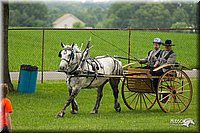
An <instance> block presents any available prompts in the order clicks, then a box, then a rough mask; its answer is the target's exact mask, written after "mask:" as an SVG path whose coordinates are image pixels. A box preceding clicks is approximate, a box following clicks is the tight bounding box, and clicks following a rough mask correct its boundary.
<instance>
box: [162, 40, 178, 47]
mask: <svg viewBox="0 0 200 133" xmlns="http://www.w3.org/2000/svg"><path fill="white" fill-rule="evenodd" d="M163 45H164V46H175V45H174V44H172V41H171V40H166V41H165V44H163Z"/></svg>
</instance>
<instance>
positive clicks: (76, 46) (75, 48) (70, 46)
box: [64, 44, 81, 53]
mask: <svg viewBox="0 0 200 133" xmlns="http://www.w3.org/2000/svg"><path fill="white" fill-rule="evenodd" d="M64 49H70V50H71V49H72V45H65V47H64ZM73 49H74V52H75V53H81V50H80V49H79V47H78V45H77V44H75V45H74V47H73Z"/></svg>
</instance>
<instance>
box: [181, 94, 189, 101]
mask: <svg viewBox="0 0 200 133" xmlns="http://www.w3.org/2000/svg"><path fill="white" fill-rule="evenodd" d="M179 96H182V97H184V98H186V99H188V100H189V99H190V98H189V97H186V96H184V95H179Z"/></svg>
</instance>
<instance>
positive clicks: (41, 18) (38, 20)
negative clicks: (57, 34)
mask: <svg viewBox="0 0 200 133" xmlns="http://www.w3.org/2000/svg"><path fill="white" fill-rule="evenodd" d="M47 14H48V9H47V7H46V5H45V4H43V3H11V4H10V11H9V15H10V18H9V21H10V26H27V27H32V26H34V27H46V26H49V25H48V22H47V20H48V19H47Z"/></svg>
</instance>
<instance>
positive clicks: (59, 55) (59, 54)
mask: <svg viewBox="0 0 200 133" xmlns="http://www.w3.org/2000/svg"><path fill="white" fill-rule="evenodd" d="M61 52H62V50H60V52H59V53H58V57H60V58H61V57H62V55H61Z"/></svg>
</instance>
